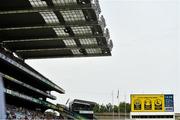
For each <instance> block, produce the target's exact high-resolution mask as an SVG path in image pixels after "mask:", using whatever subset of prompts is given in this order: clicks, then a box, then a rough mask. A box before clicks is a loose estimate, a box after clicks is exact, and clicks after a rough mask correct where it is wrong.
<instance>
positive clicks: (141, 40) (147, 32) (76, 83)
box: [26, 0, 180, 112]
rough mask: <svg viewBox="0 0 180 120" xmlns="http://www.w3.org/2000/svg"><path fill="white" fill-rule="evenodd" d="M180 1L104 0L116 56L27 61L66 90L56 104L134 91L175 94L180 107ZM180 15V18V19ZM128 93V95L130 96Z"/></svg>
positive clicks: (100, 100) (102, 100)
mask: <svg viewBox="0 0 180 120" xmlns="http://www.w3.org/2000/svg"><path fill="white" fill-rule="evenodd" d="M178 2H179V0H100V3H101V8H102V14H103V15H104V16H105V18H106V21H107V25H108V28H109V29H110V32H111V38H112V40H113V43H114V48H113V51H112V56H111V57H95V58H60V59H41V60H27V61H26V62H27V63H28V64H29V65H31V66H32V67H34V68H35V69H36V70H38V71H39V72H40V73H42V74H43V75H45V76H46V77H48V78H49V79H51V80H52V81H53V82H55V83H56V84H58V85H59V86H61V87H62V88H63V89H65V91H66V94H65V95H61V94H57V93H54V94H55V95H57V97H58V100H57V101H54V103H61V104H65V103H66V101H67V99H68V98H70V100H73V99H74V98H77V99H84V100H90V101H95V102H97V103H100V104H101V103H105V104H106V103H109V102H112V91H114V104H117V99H116V96H117V91H118V89H119V91H120V96H121V97H120V101H124V100H125V99H126V101H127V102H129V101H130V100H129V99H130V94H136V93H144V94H145V93H157V94H168V93H172V94H174V95H175V100H176V102H175V106H176V109H175V110H176V112H180V102H177V101H180V71H179V68H180V64H179V63H180V62H179V61H180V48H179V47H180V42H179V39H178V36H179V35H180V34H179V28H178V26H179V23H180V22H179V21H178V18H179V17H180V9H179V8H180V4H179V3H178ZM179 20H180V19H179ZM125 96H126V97H125Z"/></svg>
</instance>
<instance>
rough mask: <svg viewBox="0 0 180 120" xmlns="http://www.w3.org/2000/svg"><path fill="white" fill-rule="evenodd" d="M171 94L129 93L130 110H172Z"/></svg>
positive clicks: (172, 98)
mask: <svg viewBox="0 0 180 120" xmlns="http://www.w3.org/2000/svg"><path fill="white" fill-rule="evenodd" d="M173 111H174V97H173V95H172V94H168V95H164V94H133V95H131V112H173Z"/></svg>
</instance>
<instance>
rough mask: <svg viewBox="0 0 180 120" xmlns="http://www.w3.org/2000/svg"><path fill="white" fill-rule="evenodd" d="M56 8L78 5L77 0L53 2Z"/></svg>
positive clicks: (57, 0) (53, 0)
mask: <svg viewBox="0 0 180 120" xmlns="http://www.w3.org/2000/svg"><path fill="white" fill-rule="evenodd" d="M52 2H53V4H54V5H55V6H65V5H73V4H77V0H52Z"/></svg>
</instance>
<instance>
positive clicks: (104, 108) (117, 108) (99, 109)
mask: <svg viewBox="0 0 180 120" xmlns="http://www.w3.org/2000/svg"><path fill="white" fill-rule="evenodd" d="M125 108H126V110H125ZM93 111H94V112H95V113H103V112H113V111H114V112H115V113H118V112H121V113H125V112H126V113H130V111H131V105H130V104H129V103H125V102H121V103H120V104H119V105H112V104H111V103H108V104H106V105H104V104H102V105H100V104H96V105H95V107H94V109H93Z"/></svg>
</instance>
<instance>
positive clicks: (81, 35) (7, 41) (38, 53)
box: [0, 0, 113, 119]
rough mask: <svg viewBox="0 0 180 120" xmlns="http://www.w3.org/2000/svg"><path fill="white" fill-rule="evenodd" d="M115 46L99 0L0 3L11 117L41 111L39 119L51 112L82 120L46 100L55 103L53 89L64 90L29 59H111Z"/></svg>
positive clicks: (1, 62)
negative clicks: (34, 66)
mask: <svg viewBox="0 0 180 120" xmlns="http://www.w3.org/2000/svg"><path fill="white" fill-rule="evenodd" d="M112 47H113V43H112V40H111V39H110V34H109V30H108V29H107V28H106V22H105V19H104V17H103V16H102V15H101V9H100V6H99V1H98V0H13V1H12V0H1V1H0V66H1V67H0V74H1V75H2V79H3V82H4V86H5V88H4V93H5V100H6V104H7V113H8V114H7V115H8V117H14V114H15V115H16V117H18V118H19V117H20V118H21V117H22V119H26V118H27V119H28V117H29V116H31V117H33V116H34V117H36V115H34V112H33V111H36V110H37V109H38V110H39V114H38V116H39V117H40V118H41V116H42V117H43V115H41V113H44V111H45V110H47V109H53V110H57V111H59V112H60V113H61V115H63V116H65V117H66V118H71V119H74V118H81V116H79V115H78V114H77V113H74V112H72V111H69V109H67V108H66V107H65V106H63V105H59V106H57V105H54V104H52V103H50V102H48V101H47V98H49V99H52V100H56V96H54V95H52V94H51V91H56V92H58V93H60V94H64V93H65V91H64V90H63V89H62V88H61V87H59V86H58V85H56V84H54V83H53V82H51V80H49V79H48V78H46V77H44V76H43V75H41V74H40V73H39V72H37V71H36V70H34V69H33V68H32V67H30V66H29V65H27V64H26V63H25V60H26V59H39V58H54V57H57V58H62V57H94V56H111V50H112ZM0 77H1V76H0ZM20 109H21V110H24V111H31V112H22V113H21V112H18V111H19V110H20ZM13 110H14V111H13ZM36 112H37V111H36ZM11 113H13V114H11ZM24 113H27V114H24ZM31 113H32V114H31ZM26 116H27V117H26Z"/></svg>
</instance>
